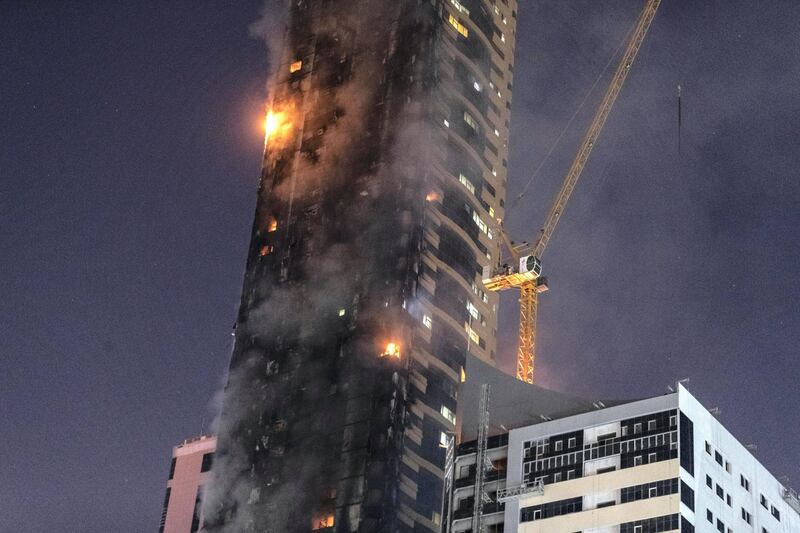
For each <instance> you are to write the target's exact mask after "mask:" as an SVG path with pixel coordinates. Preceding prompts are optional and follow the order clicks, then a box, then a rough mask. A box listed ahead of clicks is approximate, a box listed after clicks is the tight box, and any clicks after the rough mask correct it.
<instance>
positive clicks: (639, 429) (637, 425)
mask: <svg viewBox="0 0 800 533" xmlns="http://www.w3.org/2000/svg"><path fill="white" fill-rule="evenodd" d="M633 432H634V433H641V432H642V424H641V423H640V422H637V423H635V424H634V425H633Z"/></svg>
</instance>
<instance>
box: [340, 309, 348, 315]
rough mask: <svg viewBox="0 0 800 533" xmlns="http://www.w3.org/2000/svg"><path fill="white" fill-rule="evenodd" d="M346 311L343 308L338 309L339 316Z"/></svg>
mask: <svg viewBox="0 0 800 533" xmlns="http://www.w3.org/2000/svg"><path fill="white" fill-rule="evenodd" d="M346 313H347V311H346V310H345V309H339V316H344V315H345V314H346Z"/></svg>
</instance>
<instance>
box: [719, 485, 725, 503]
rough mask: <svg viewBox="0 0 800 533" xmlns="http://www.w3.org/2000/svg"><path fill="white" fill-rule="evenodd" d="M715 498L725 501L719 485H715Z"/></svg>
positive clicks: (723, 492)
mask: <svg viewBox="0 0 800 533" xmlns="http://www.w3.org/2000/svg"><path fill="white" fill-rule="evenodd" d="M717 496H719V499H720V500H724V499H725V491H724V490H722V487H720V486H719V485H717Z"/></svg>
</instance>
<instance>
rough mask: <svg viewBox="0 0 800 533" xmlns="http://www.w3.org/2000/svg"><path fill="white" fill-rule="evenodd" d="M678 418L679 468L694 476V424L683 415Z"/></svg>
mask: <svg viewBox="0 0 800 533" xmlns="http://www.w3.org/2000/svg"><path fill="white" fill-rule="evenodd" d="M680 416H681V418H680V443H681V444H680V447H681V449H680V457H681V468H683V469H684V470H686V472H688V473H689V475H692V476H694V423H693V422H692V421H691V420H689V417H687V416H686V415H685V414H683V413H680Z"/></svg>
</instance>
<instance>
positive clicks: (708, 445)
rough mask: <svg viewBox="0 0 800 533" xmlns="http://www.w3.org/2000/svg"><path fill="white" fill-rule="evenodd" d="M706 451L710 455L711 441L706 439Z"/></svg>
mask: <svg viewBox="0 0 800 533" xmlns="http://www.w3.org/2000/svg"><path fill="white" fill-rule="evenodd" d="M706 453H707V454H708V455H711V443H709V442H708V441H706Z"/></svg>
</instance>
